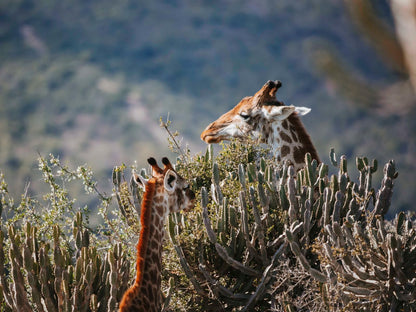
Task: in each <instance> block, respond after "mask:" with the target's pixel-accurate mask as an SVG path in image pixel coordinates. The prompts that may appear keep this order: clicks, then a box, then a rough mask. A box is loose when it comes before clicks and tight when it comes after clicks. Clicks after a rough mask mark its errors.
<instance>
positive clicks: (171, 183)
mask: <svg viewBox="0 0 416 312" xmlns="http://www.w3.org/2000/svg"><path fill="white" fill-rule="evenodd" d="M177 179H178V176H177V175H176V173H175V171H173V170H171V169H169V170H168V171H167V172H166V174H165V178H164V179H163V185H164V187H165V189H166V191H168V192H169V193H171V192H173V191H174V189H175V186H176V181H177Z"/></svg>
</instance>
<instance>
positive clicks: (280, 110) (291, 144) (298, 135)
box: [201, 80, 320, 170]
mask: <svg viewBox="0 0 416 312" xmlns="http://www.w3.org/2000/svg"><path fill="white" fill-rule="evenodd" d="M281 86H282V84H281V82H280V81H270V80H269V81H268V82H266V84H265V85H264V86H263V87H262V88H261V89H260V90H259V91H258V92H257V93H256V94H255V95H254V96H249V97H245V98H243V99H242V100H241V101H240V103H238V104H237V105H236V106H235V107H234V108H233V109H231V110H230V111H229V112H227V113H225V114H224V115H222V116H221V117H220V118H218V119H217V120H216V121H214V122H213V123H211V124H210V125H209V126H208V127H207V128H206V129H205V130H204V131H203V132H202V134H201V139H202V140H203V141H205V142H206V143H219V142H220V141H222V140H229V139H231V138H238V139H242V140H244V139H247V138H252V139H259V140H260V142H262V143H267V144H268V145H270V146H271V148H272V151H273V153H274V155H275V156H276V158H277V160H278V161H279V162H281V163H285V162H289V163H290V164H292V165H293V166H294V168H295V169H296V170H299V169H301V168H303V166H304V164H305V154H306V153H310V154H311V156H312V159H316V161H317V162H318V163H319V162H320V159H319V156H318V153H317V151H316V149H315V147H314V145H313V144H312V141H311V138H310V137H309V135H308V133H307V132H306V130H305V127H304V126H303V124H302V122H301V121H300V119H299V116H302V115H306V114H307V113H309V112H310V109H309V108H306V107H296V106H286V105H284V104H283V102H280V101H278V100H277V99H276V92H277V89H279V88H280V87H281Z"/></svg>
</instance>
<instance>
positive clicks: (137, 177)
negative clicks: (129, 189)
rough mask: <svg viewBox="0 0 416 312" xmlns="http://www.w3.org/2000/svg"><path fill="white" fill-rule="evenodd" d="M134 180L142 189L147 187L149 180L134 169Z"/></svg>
mask: <svg viewBox="0 0 416 312" xmlns="http://www.w3.org/2000/svg"><path fill="white" fill-rule="evenodd" d="M133 180H134V182H136V184H137V185H138V186H139V187H141V188H142V189H146V185H147V180H146V179H145V178H143V177H142V176H141V175H140V174H137V173H136V172H135V171H134V170H133Z"/></svg>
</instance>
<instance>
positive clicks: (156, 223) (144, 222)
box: [120, 179, 167, 312]
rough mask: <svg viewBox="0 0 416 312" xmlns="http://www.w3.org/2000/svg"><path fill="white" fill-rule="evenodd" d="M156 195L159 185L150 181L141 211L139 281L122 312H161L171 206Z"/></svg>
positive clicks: (130, 290) (153, 180) (137, 265)
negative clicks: (162, 280)
mask: <svg viewBox="0 0 416 312" xmlns="http://www.w3.org/2000/svg"><path fill="white" fill-rule="evenodd" d="M155 193H156V181H155V179H150V180H149V181H148V184H147V186H146V191H145V193H144V196H143V203H142V209H141V219H140V221H141V230H140V237H139V242H138V244H137V262H136V272H137V273H136V280H135V282H134V284H133V286H131V287H130V288H129V289H128V290H127V291H126V293H125V294H124V296H123V299H122V301H121V303H120V312H128V311H136V312H142V311H143V312H144V311H148V312H152V311H160V303H161V302H160V301H161V300H160V298H161V295H160V284H161V266H162V247H163V238H164V222H165V218H166V210H167V209H166V205H167V202H166V201H165V200H164V198H163V195H157V194H156V195H155Z"/></svg>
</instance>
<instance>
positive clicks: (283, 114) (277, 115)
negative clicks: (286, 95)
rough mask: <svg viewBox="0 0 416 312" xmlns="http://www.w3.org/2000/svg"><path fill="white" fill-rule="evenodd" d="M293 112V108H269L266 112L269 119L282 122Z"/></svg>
mask: <svg viewBox="0 0 416 312" xmlns="http://www.w3.org/2000/svg"><path fill="white" fill-rule="evenodd" d="M294 111H295V106H285V105H282V106H271V109H270V110H269V111H268V113H267V114H268V115H269V117H270V118H273V119H275V120H284V119H286V118H287V117H289V116H290V115H291V114H292V113H293V112H294Z"/></svg>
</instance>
